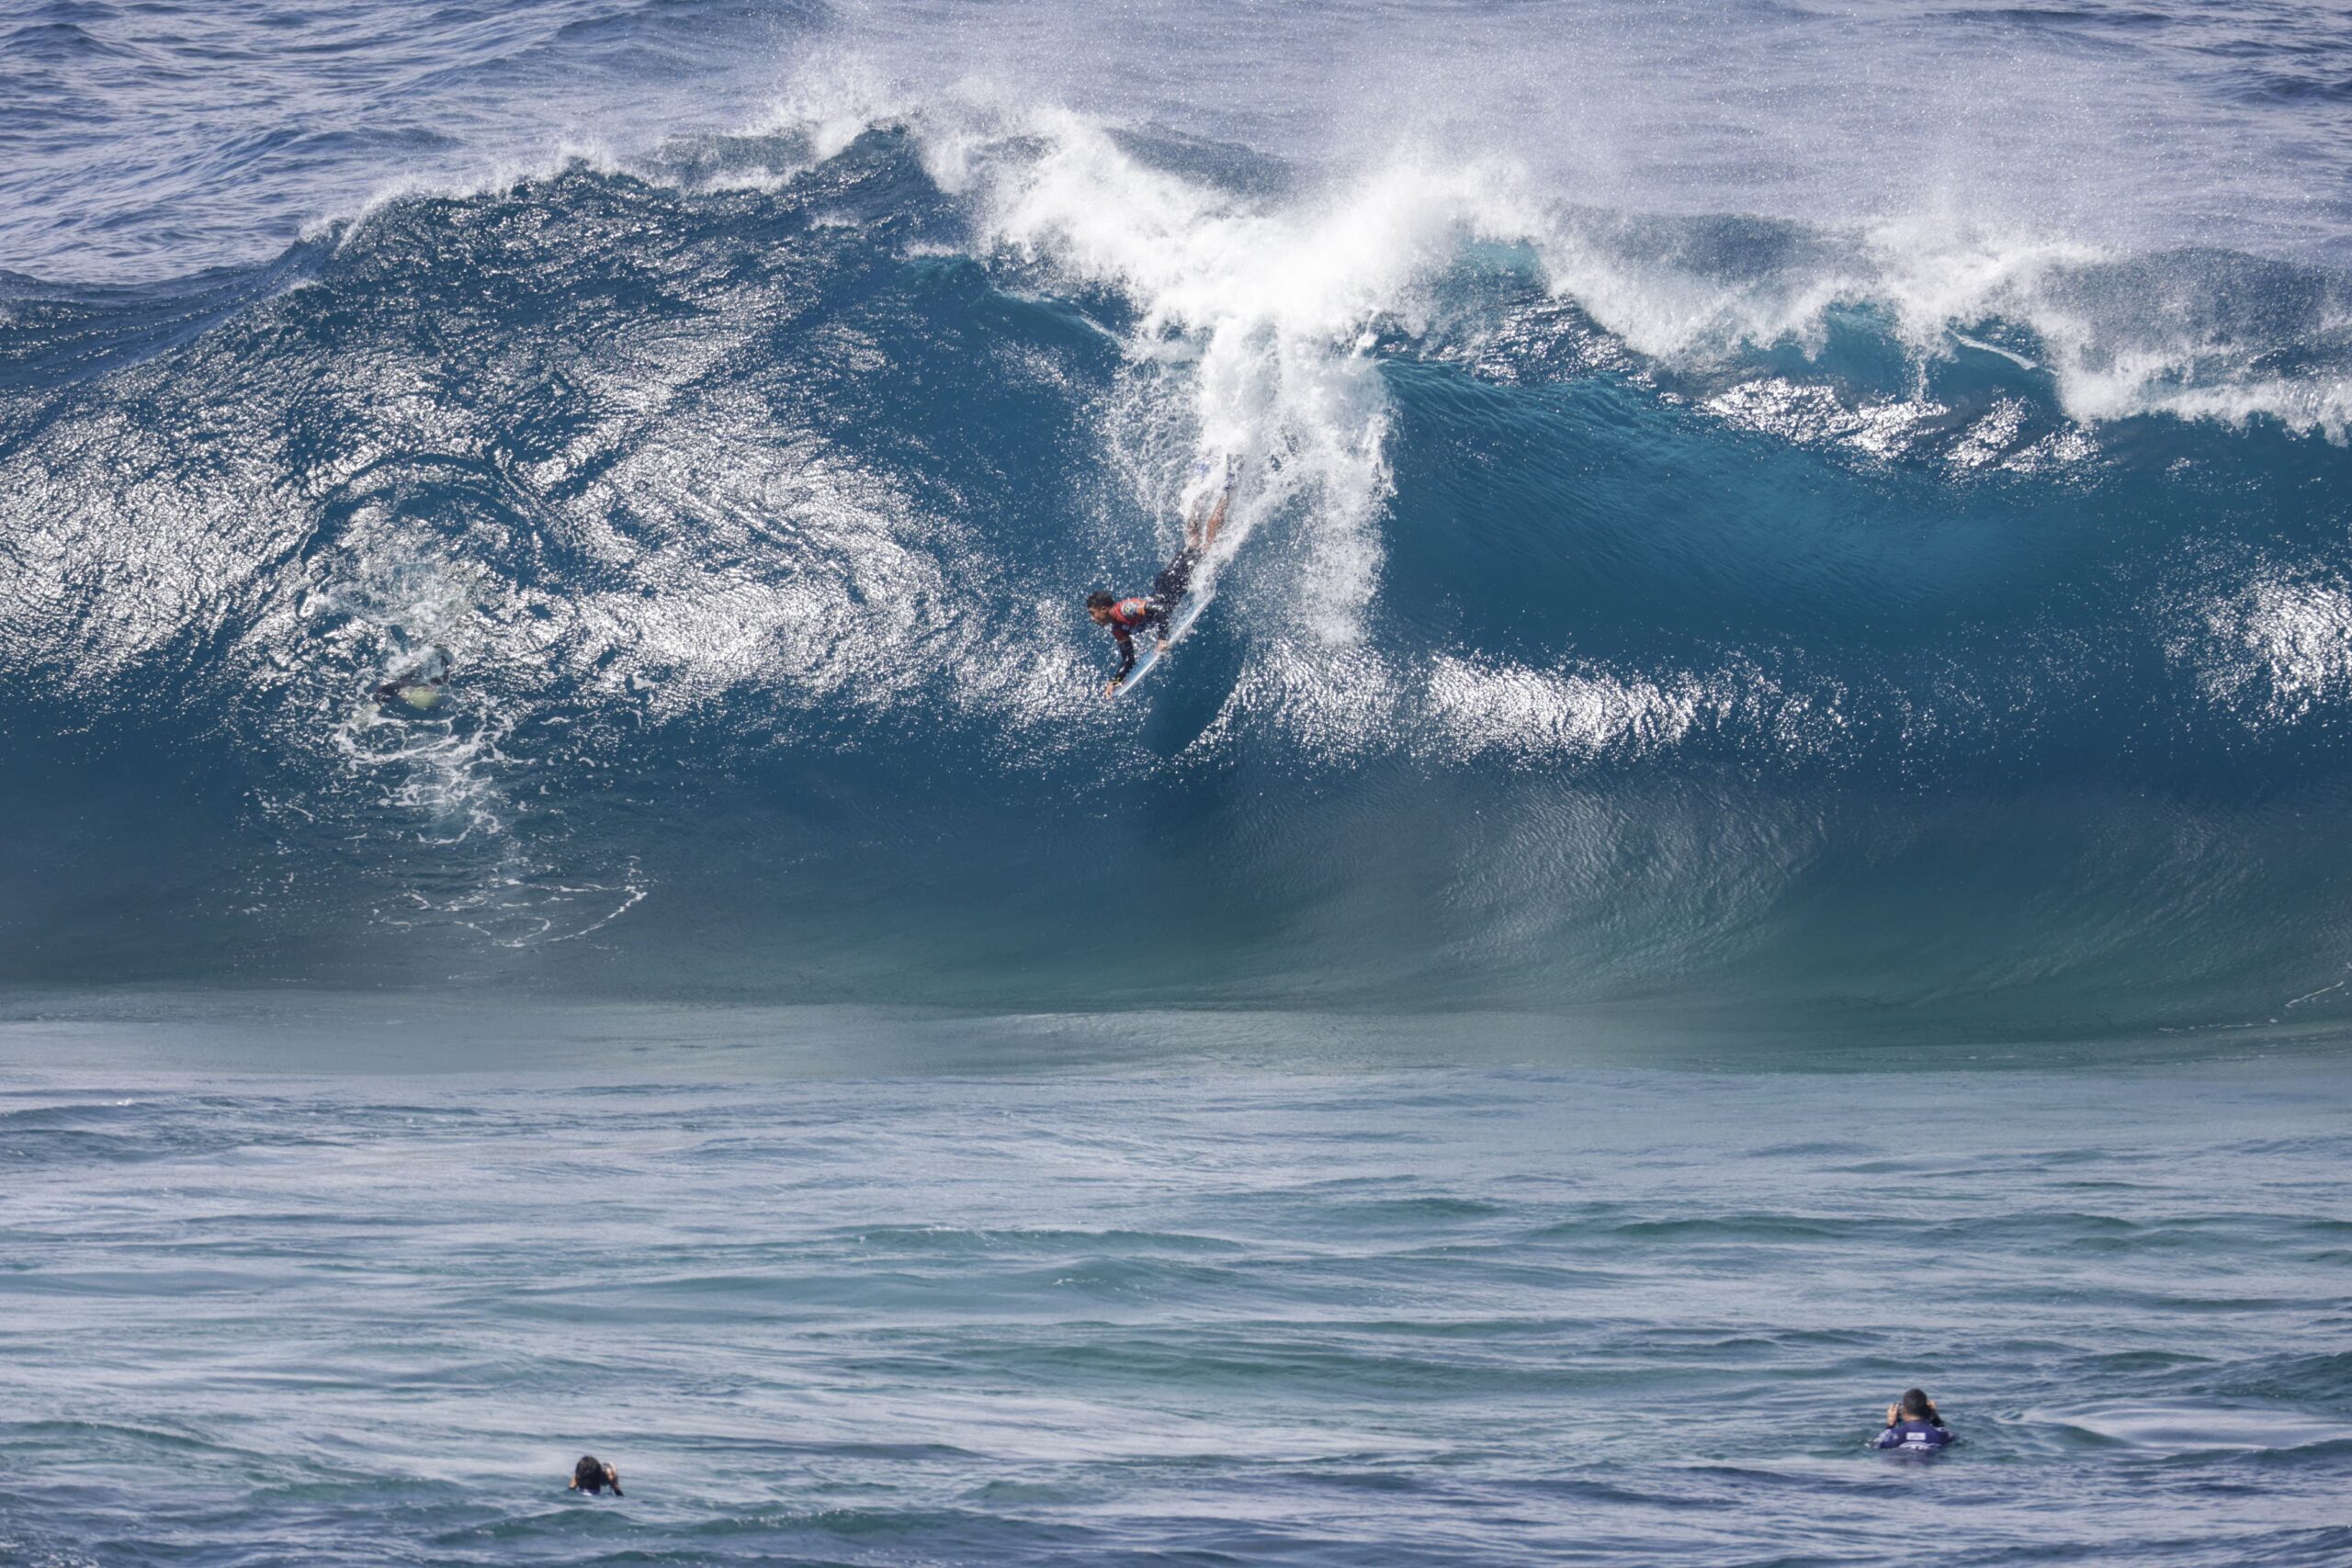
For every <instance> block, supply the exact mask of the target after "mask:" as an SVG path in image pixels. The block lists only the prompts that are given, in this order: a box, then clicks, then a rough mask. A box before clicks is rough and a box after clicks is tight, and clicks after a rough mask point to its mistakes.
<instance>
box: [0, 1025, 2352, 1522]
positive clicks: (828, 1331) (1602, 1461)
mask: <svg viewBox="0 0 2352 1568" xmlns="http://www.w3.org/2000/svg"><path fill="white" fill-rule="evenodd" d="M322 1011H334V1010H332V1009H326V1008H324V1007H322ZM336 1017H337V1020H338V1021H337V1023H336V1025H335V1027H334V1029H333V1030H332V1031H331V1032H322V1031H321V1030H320V1028H319V1025H318V1024H317V1023H315V1022H300V1021H292V1022H288V1021H279V1022H277V1023H266V1022H264V1023H259V1024H257V1023H255V1022H254V1021H252V1020H250V1019H247V1020H241V1021H234V1022H232V1023H230V1024H229V1025H227V1026H226V1027H223V1028H222V1029H221V1030H220V1031H219V1032H216V1033H209V1034H208V1033H204V1032H194V1033H191V1032H187V1031H185V1030H184V1029H181V1028H179V1027H177V1026H170V1027H166V1026H160V1025H154V1024H141V1023H137V1022H129V1023H125V1022H116V1023H112V1024H109V1025H107V1026H106V1027H104V1028H103V1029H94V1028H90V1027H87V1026H83V1025H74V1026H65V1025H60V1024H47V1025H42V1024H34V1023H29V1022H24V1021H19V1022H17V1023H16V1024H13V1025H11V1026H10V1027H9V1028H8V1030H7V1032H6V1036H5V1039H6V1045H5V1047H0V1048H5V1050H6V1068H7V1073H8V1077H7V1079H6V1085H7V1087H6V1093H5V1100H0V1150H4V1151H5V1159H6V1166H7V1171H6V1180H5V1183H0V1258H5V1259H6V1265H5V1269H0V1325H5V1327H0V1345H4V1346H5V1354H0V1451H5V1452H6V1454H7V1456H8V1464H7V1467H6V1472H5V1473H0V1560H6V1561H8V1562H26V1563H44V1564H68V1563H85V1562H86V1563H107V1564H114V1563H123V1562H142V1563H143V1562H154V1563H165V1562H169V1563H232V1562H233V1563H279V1562H282V1563H296V1562H313V1563H315V1562H354V1563H359V1562H447V1563H469V1562H479V1563H497V1562H677V1563H729V1562H842V1563H876V1564H880V1563H937V1562H1069V1563H1080V1562H1170V1561H1182V1562H1335V1563H1336V1562H1399V1563H1424V1562H1426V1563H1437V1562H1463V1563H1466V1562H1493V1563H1510V1562H1532V1561H1544V1562H1623V1563H1645V1562H1658V1561H1662V1560H1668V1559H1678V1560H1679V1559H1681V1558H1685V1557H1703V1558H1705V1559H1707V1560H1711V1561H1723V1562H1759V1563H1760V1562H1784V1563H1796V1562H1808V1563H1811V1562H1819V1563H1831V1562H1855V1563H1860V1562H1878V1561H1883V1559H1884V1558H1885V1556H1886V1555H1887V1553H1888V1551H1889V1550H1890V1548H1889V1546H1888V1542H1889V1540H1900V1541H1905V1542H1932V1543H1933V1546H1932V1549H1933V1551H1934V1553H1935V1555H1937V1556H1938V1557H1939V1558H1940V1559H1942V1560H1944V1561H1949V1562H1968V1563H2007V1562H2023V1561H2065V1562H2139V1563H2177V1564H2190V1563H2199V1564H2208V1563H2210V1564H2217V1565H2218V1564H2237V1563H2245V1562H2266V1563H2281V1564H2285V1563H2308V1564H2314V1565H2317V1564H2323V1563H2334V1562H2342V1561H2344V1560H2345V1557H2346V1553H2347V1552H2352V1522H2348V1521H2347V1520H2346V1515H2345V1512H2344V1498H2345V1496H2346V1483H2347V1481H2352V1361H2347V1357H2346V1351H2345V1348H2344V1347H2345V1335H2346V1328H2347V1327H2348V1326H2352V1319H2348V1318H2347V1312H2346V1306H2345V1302H2346V1280H2347V1279H2352V1183H2348V1182H2347V1179H2346V1170H2347V1168H2352V1167H2347V1164H2346V1154H2347V1152H2348V1151H2347V1139H2348V1138H2352V1134H2347V1133H2346V1127H2347V1125H2352V1123H2347V1122H2346V1111H2347V1110H2352V1088H2348V1087H2347V1085H2346V1079H2345V1077H2344V1075H2343V1073H2342V1071H2341V1069H2340V1067H2339V1066H2337V1065H2336V1064H2335V1061H2334V1059H2333V1058H2332V1057H2317V1058H2314V1057H2311V1056H2308V1055H2293V1054H2288V1055H2267V1056H2266V1055H2247V1056H2245V1057H2243V1058H2241V1059H2233V1060H2205V1061H2190V1062H2183V1063H2175V1064H2171V1065H2155V1066H2142V1067H2139V1068H2136V1069H2133V1070H2128V1071H2117V1070H2115V1069H2114V1066H2113V1065H2112V1064H2080V1063H2078V1064H2074V1065H2070V1066H2065V1067H2062V1068H2058V1069H2055V1070H2051V1069H2042V1068H2034V1067H2021V1066H2016V1065H2014V1064H2011V1065H2008V1066H1976V1067H1974V1068H1973V1069H1964V1068H1961V1069H1959V1070H1955V1069H1956V1068H1959V1063H1960V1061H1961V1060H1962V1059H1963V1058H1961V1057H1959V1056H1958V1055H1955V1056H1953V1057H1951V1058H1946V1059H1940V1060H1939V1059H1932V1058H1929V1059H1921V1058H1917V1057H1910V1058H1901V1057H1898V1058H1889V1057H1886V1056H1884V1055H1867V1056H1865V1057H1863V1058H1860V1059H1855V1058H1851V1057H1849V1058H1845V1059H1844V1060H1843V1061H1842V1062H1841V1061H1839V1060H1838V1058H1836V1057H1835V1056H1834V1055H1833V1056H1832V1057H1830V1058H1827V1059H1819V1058H1816V1059H1815V1060H1813V1061H1812V1062H1810V1063H1799V1064H1797V1065H1793V1066H1786V1067H1784V1068H1781V1069H1779V1070H1754V1069H1742V1068H1737V1067H1733V1066H1724V1065H1723V1064H1721V1063H1716V1064H1714V1065H1713V1066H1709V1065H1707V1064H1706V1063H1704V1062H1702V1061H1696V1060H1690V1059H1686V1060H1684V1061H1682V1062H1681V1063H1680V1064H1679V1065H1678V1066H1671V1067H1658V1066H1638V1065H1634V1064H1631V1063H1629V1062H1627V1061H1626V1060H1624V1059H1623V1058H1622V1057H1616V1058H1607V1059H1603V1060H1600V1061H1598V1062H1589V1063H1587V1064H1586V1065H1582V1066H1562V1065H1555V1066H1544V1067H1535V1066H1518V1067H1513V1066H1453V1067H1443V1066H1430V1065H1429V1061H1428V1059H1429V1058H1430V1057H1431V1056H1442V1055H1463V1054H1465V1051H1466V1053H1467V1054H1470V1055H1476V1050H1477V1047H1476V1043H1473V1042H1457V1041H1454V1040H1451V1039H1449V1038H1448V1037H1447V1033H1446V1031H1445V1029H1444V1027H1443V1026H1442V1025H1434V1024H1425V1025H1422V1026H1419V1028H1418V1029H1408V1030H1396V1031H1394V1032H1393V1033H1392V1035H1391V1037H1390V1038H1389V1039H1387V1040H1386V1041H1385V1043H1379V1044H1378V1045H1377V1046H1376V1047H1375V1048H1373V1049H1369V1050H1367V1049H1365V1048H1363V1047H1362V1046H1360V1045H1359V1044H1357V1043H1356V1039H1357V1036H1356V1034H1355V1032H1353V1031H1351V1027H1350V1026H1349V1025H1348V1024H1347V1023H1346V1022H1345V1021H1337V1020H1328V1021H1321V1022H1320V1023H1319V1024H1317V1022H1315V1021H1300V1022H1298V1023H1296V1024H1295V1026H1294V1028H1293V1030H1292V1032H1290V1034H1289V1035H1288V1037H1287V1039H1286V1040H1283V1039H1277V1038H1275V1037H1272V1036H1267V1035H1258V1036H1255V1037H1253V1038H1250V1039H1247V1040H1237V1039H1236V1038H1235V1031H1234V1030H1233V1027H1232V1025H1231V1024H1229V1023H1228V1024H1225V1025H1216V1024H1214V1023H1211V1024H1209V1025H1206V1026H1196V1025H1193V1024H1188V1022H1187V1021H1184V1020H1182V1019H1174V1018H1171V1019H1163V1020H1160V1021H1157V1022H1156V1023H1154V1024H1152V1025H1151V1026H1149V1027H1147V1028H1140V1029H1139V1028H1136V1027H1135V1026H1134V1025H1133V1024H1132V1023H1121V1022H1119V1021H1105V1020H1092V1021H1089V1020H1077V1019H1065V1020H1030V1021H993V1022H988V1021H960V1022H959V1021H939V1020H933V1021H921V1022H910V1021H906V1020H896V1021H894V1020H890V1019H879V1018H866V1019H843V1018H831V1019H802V1020H797V1021H777V1020H775V1019H770V1020H767V1021H761V1022H753V1021H746V1020H741V1019H738V1020H735V1021H726V1020H723V1019H715V1018H708V1017H706V1018H703V1019H701V1020H699V1021H695V1020H678V1021H675V1030H674V1031H673V1033H674V1034H675V1035H676V1036H677V1037H673V1038H672V1039H670V1040H668V1041H666V1042H663V1041H660V1040H655V1039H652V1038H650V1036H649V1034H648V1028H649V1022H650V1021H649V1020H648V1019H647V1018H645V1017H643V1016H635V1017H615V1018H610V1019H606V1020H604V1021H602V1023H601V1024H599V1023H597V1022H595V1021H592V1020H583V1019H581V1018H579V1017H577V1016H575V1017H573V1018H572V1019H571V1020H570V1021H567V1023H566V1024H565V1026H564V1027H563V1028H562V1029H560V1030H559V1031H555V1032H556V1033H558V1034H560V1035H561V1036H562V1037H563V1039H564V1040H565V1041H569V1042H570V1043H560V1042H556V1043H546V1044H540V1045H536V1046H533V1045H527V1044H521V1043H518V1044H517V1045H516V1046H515V1048H514V1052H513V1055H514V1056H515V1058H516V1059H517V1060H516V1061H515V1064H514V1065H510V1066H503V1067H492V1068H484V1069H483V1070H477V1071H467V1070H462V1069H461V1068H458V1067H456V1066H453V1065H452V1063H451V1062H450V1061H449V1060H447V1056H449V1055H463V1054H464V1053H465V1052H466V1051H467V1050H468V1049H469V1047H468V1046H466V1045H465V1044H464V1043H462V1041H461V1040H460V1041H458V1043H449V1042H448V1040H447V1037H445V1038H444V1043H443V1045H442V1046H441V1047H440V1048H439V1050H438V1051H436V1050H435V1047H434V1045H433V1043H432V1040H431V1037H430V1036H429V1034H427V1033H425V1032H423V1031H421V1030H420V1028H419V1025H420V1023H421V1022H423V1020H420V1019H419V1018H417V1017H416V1016H414V1015H413V1014H411V1015H410V1016H408V1017H407V1018H405V1019H398V1018H394V1017H392V1016H390V1015H389V1014H386V1013H384V1012H383V1011H382V1010H380V1009H378V1008H374V1007H371V1006H367V1005H361V1006H358V1007H356V1008H352V1009H346V1010H341V1011H339V1012H337V1013H336ZM1219 1032H1222V1033H1223V1035H1224V1038H1223V1040H1222V1042H1221V1043H1220V1042H1219V1041H1218V1040H1217V1038H1216V1036H1217V1034H1218V1033H1219ZM461 1033H462V1031H460V1034H461ZM404 1040H405V1041H407V1042H408V1045H407V1047H406V1048H405V1049H403V1047H402V1046H401V1042H402V1041H404ZM583 1040H594V1042H595V1043H581V1042H582V1041H583ZM1270 1048H1271V1054H1272V1055H1274V1056H1276V1057H1277V1058H1282V1059H1278V1060H1275V1061H1269V1060H1268V1056H1269V1054H1270ZM297 1049H300V1051H301V1052H302V1053H303V1054H304V1055H305V1056H306V1058H307V1059H308V1060H309V1061H310V1062H311V1067H310V1069H309V1070H308V1071H306V1072H303V1073H300V1074H294V1073H287V1072H272V1071H256V1070H255V1068H256V1066H257V1060H259V1059H266V1058H271V1057H277V1058H282V1057H284V1056H285V1055H288V1053H289V1052H292V1051H295V1050H297ZM1573 1055H1574V1047H1573V1043H1572V1042H1568V1041H1565V1040H1563V1041H1559V1042H1556V1043H1555V1058H1557V1057H1568V1058H1572V1057H1573ZM77 1056H79V1057H81V1058H83V1060H84V1062H85V1065H76V1060H75V1058H76V1057H77ZM857 1057H864V1058H865V1059H867V1060H869V1061H872V1060H876V1059H879V1060H883V1061H886V1062H887V1063H888V1073H887V1075H886V1076H879V1077H876V1076H872V1074H871V1072H870V1070H869V1071H868V1072H866V1073H859V1072H857V1071H856V1070H854V1067H853V1066H850V1065H849V1064H850V1062H851V1061H852V1059H854V1058H857ZM1416 1057H1419V1060H1418V1061H1416V1060H1414V1058H1416ZM190 1061H193V1062H195V1063H197V1064H199V1065H198V1066H197V1067H196V1068H194V1069H191V1068H190V1066H187V1064H188V1063H189V1062H190ZM1915 1382H1916V1383H1921V1384H1924V1385H1926V1386H1927V1387H1928V1389H1929V1390H1930V1391H1931V1392H1932V1393H1935V1395H1936V1396H1937V1398H1938V1400H1939V1403H1940V1404H1941V1405H1942V1406H1943V1408H1944V1409H1945V1411H1946V1413H1947V1415H1948V1416H1949V1417H1950V1419H1951V1421H1952V1423H1953V1425H1954V1426H1955V1427H1956V1428H1957V1429H1958V1430H1959V1431H1960V1433H1961V1434H1962V1438H1963V1439H1964V1442H1963V1445H1962V1447H1961V1448H1959V1449H1957V1450H1953V1451H1952V1452H1951V1453H1949V1454H1947V1455H1944V1456H1941V1457H1939V1458H1937V1459H1935V1460H1932V1461H1926V1462H1921V1461H1913V1460H1907V1459H1905V1458H1900V1457H1888V1456H1881V1455H1876V1454H1873V1453H1871V1452H1868V1451H1866V1450H1865V1449H1864V1447H1863V1445H1864V1443H1865V1441H1866V1440H1867V1439H1868V1438H1869V1437H1870V1436H1871V1433H1872V1430H1873V1428H1874V1427H1875V1412H1876V1411H1877V1410H1878V1409H1879V1408H1880V1407H1882V1406H1883V1404H1884V1403H1885V1402H1886V1401H1887V1400H1889V1399H1891V1398H1893V1397H1894V1395H1895V1394H1896V1393H1899V1392H1900V1391H1901V1390H1902V1389H1903V1388H1905V1387H1906V1386H1908V1385H1910V1384H1912V1383H1915ZM582 1452H594V1453H595V1454H597V1455H598V1456H599V1457H601V1458H604V1459H607V1460H610V1461H613V1462H615V1463H616V1464H617V1465H618V1466H619V1467H620V1470H621V1473H622V1477H623V1483H624V1486H625V1488H626V1494H627V1495H626V1496H625V1498H624V1499H622V1500H620V1501H618V1502H616V1501H614V1500H611V1499H605V1500H602V1501H597V1502H589V1501H582V1500H578V1499H573V1498H571V1497H569V1496H567V1495H566V1494H565V1492H564V1490H563V1483H564V1479H565V1476H566V1475H567V1474H568V1471H569V1466H570V1465H571V1461H572V1460H573V1459H575V1458H576V1457H578V1455H579V1454H580V1453H582ZM1905 1550H1910V1549H1909V1548H1905Z"/></svg>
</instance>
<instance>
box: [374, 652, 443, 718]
mask: <svg viewBox="0 0 2352 1568" xmlns="http://www.w3.org/2000/svg"><path fill="white" fill-rule="evenodd" d="M455 672H456V661H455V660H452V659H451V658H450V656H449V650H448V649H446V648H437V647H436V648H435V649H433V650H432V651H431V652H429V653H427V654H426V655H425V656H424V659H422V660H419V661H418V662H417V665H416V667H415V668H414V669H413V670H412V671H409V672H408V673H407V674H405V675H402V676H400V677H399V678H397V679H395V680H390V681H387V682H384V683H383V684H382V685H380V686H378V687H377V688H376V689H375V690H374V691H372V692H370V693H368V695H369V696H371V697H373V698H374V699H375V700H376V705H377V706H378V707H379V708H380V707H384V706H388V705H390V704H393V703H405V704H406V705H408V706H410V707H412V708H413V709H415V710H416V711H417V712H418V713H429V712H431V711H432V710H433V709H434V708H436V707H438V706H440V705H441V698H442V697H443V695H444V694H446V693H447V688H448V685H449V677H450V676H451V675H452V674H453V673H455Z"/></svg>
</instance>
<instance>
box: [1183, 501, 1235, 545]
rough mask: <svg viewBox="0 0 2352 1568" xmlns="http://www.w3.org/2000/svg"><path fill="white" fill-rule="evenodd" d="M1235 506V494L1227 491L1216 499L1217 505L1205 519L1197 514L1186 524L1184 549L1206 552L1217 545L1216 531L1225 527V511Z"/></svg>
mask: <svg viewBox="0 0 2352 1568" xmlns="http://www.w3.org/2000/svg"><path fill="white" fill-rule="evenodd" d="M1232 504H1233V492H1232V491H1226V492H1225V493H1224V494H1223V495H1220V496H1218V497H1217V498H1216V505H1215V506H1213V507H1211V508H1210V509H1209V512H1208V515H1207V516H1206V517H1203V516H1202V515H1201V513H1197V512H1195V513H1193V515H1192V516H1191V518H1189V519H1188V520H1187V521H1186V522H1185V524H1184V547H1185V548H1186V549H1192V550H1205V549H1207V548H1208V547H1210V546H1211V545H1214V544H1216V531H1217V530H1218V529H1219V528H1222V527H1224V526H1225V509H1226V508H1227V507H1228V506H1231V505H1232Z"/></svg>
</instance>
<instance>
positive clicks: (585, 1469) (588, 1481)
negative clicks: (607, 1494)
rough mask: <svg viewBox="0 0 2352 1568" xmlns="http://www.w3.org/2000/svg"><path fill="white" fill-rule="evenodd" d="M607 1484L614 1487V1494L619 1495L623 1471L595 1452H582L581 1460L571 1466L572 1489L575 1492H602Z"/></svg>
mask: <svg viewBox="0 0 2352 1568" xmlns="http://www.w3.org/2000/svg"><path fill="white" fill-rule="evenodd" d="M607 1486H609V1487H611V1488H612V1489H613V1495H614V1496H616V1497H617V1496H619V1495H621V1472H619V1471H617V1470H616V1469H614V1468H613V1467H612V1466H611V1465H609V1464H606V1463H605V1462H604V1461H601V1460H599V1459H598V1458H597V1457H596V1456H595V1455H594V1454H582V1455H581V1456H580V1462H579V1463H578V1464H575V1465H573V1466H572V1467H571V1489H572V1490H573V1491H574V1492H602V1491H603V1490H605V1488H606V1487H607Z"/></svg>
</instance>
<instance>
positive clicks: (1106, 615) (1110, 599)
mask: <svg viewBox="0 0 2352 1568" xmlns="http://www.w3.org/2000/svg"><path fill="white" fill-rule="evenodd" d="M1118 603H1119V596H1118V595H1117V594H1115V593H1105V592H1103V590H1101V589H1100V588H1098V589H1096V590H1095V591H1094V592H1091V593H1089V594H1088V595H1087V596H1086V613H1087V614H1088V615H1091V616H1093V617H1094V624H1095V625H1096V626H1109V625H1110V624H1111V612H1112V611H1113V610H1114V609H1115V608H1116V607H1117V605H1118Z"/></svg>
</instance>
